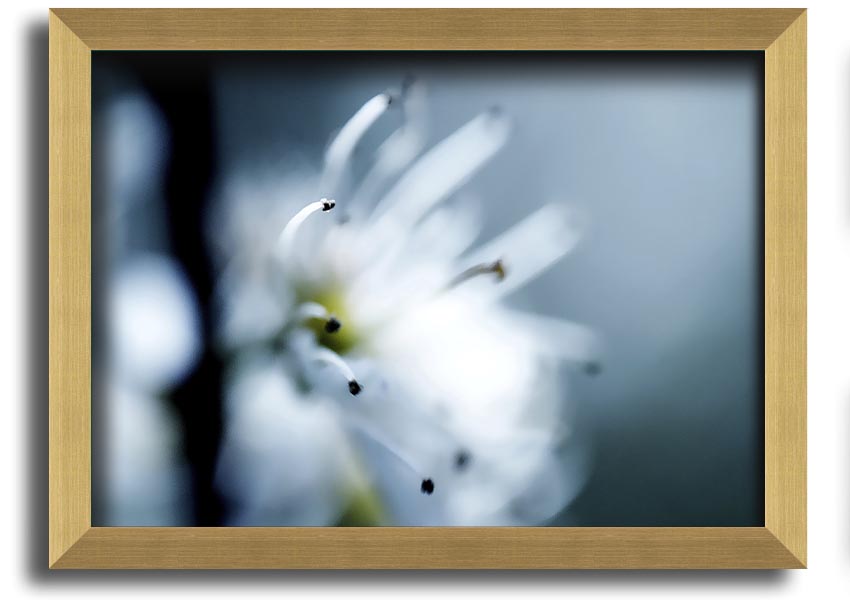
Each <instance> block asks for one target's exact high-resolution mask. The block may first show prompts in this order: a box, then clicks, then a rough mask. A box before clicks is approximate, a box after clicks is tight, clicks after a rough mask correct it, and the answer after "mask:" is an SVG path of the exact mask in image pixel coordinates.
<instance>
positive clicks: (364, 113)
mask: <svg viewBox="0 0 850 600" xmlns="http://www.w3.org/2000/svg"><path fill="white" fill-rule="evenodd" d="M390 100H391V97H390V95H389V94H386V93H384V94H378V95H377V96H375V97H374V98H371V99H370V100H369V101H367V102H366V104H364V105H363V106H362V107H360V110H358V111H357V112H356V113H354V116H353V117H351V118H350V119H349V120H348V122H347V123H346V124H345V125H343V127H342V129H340V130H339V133H337V135H336V137H334V139H333V141H332V142H331V143H330V145H329V146H328V150H327V152H326V153H325V172H324V174H323V175H322V186H321V192H322V193H323V194H325V195H327V196H331V197H333V196H334V194H336V192H337V186H338V185H339V181H340V179H341V177H342V175H343V173H344V171H345V169H346V167H347V166H348V160H349V158H350V157H351V153H352V152H354V148H355V147H356V146H357V143H358V142H359V141H360V138H362V137H363V135H364V134H365V133H366V132H367V131H368V130H369V128H370V127H371V126H372V125H373V124H374V123H375V121H377V120H378V118H380V116H381V115H383V114H384V112H386V110H387V107H388V106H389V105H390Z"/></svg>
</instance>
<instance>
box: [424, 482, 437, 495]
mask: <svg viewBox="0 0 850 600" xmlns="http://www.w3.org/2000/svg"><path fill="white" fill-rule="evenodd" d="M421 489H422V493H423V494H428V495H429V496H430V495H431V494H433V493H434V482H433V481H431V480H430V479H423V480H422V488H421Z"/></svg>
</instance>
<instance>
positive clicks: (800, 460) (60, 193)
mask: <svg viewBox="0 0 850 600" xmlns="http://www.w3.org/2000/svg"><path fill="white" fill-rule="evenodd" d="M192 12H193V11H191V10H186V11H185V12H181V15H183V16H185V17H187V18H189V17H190V16H191V15H190V13H192ZM330 12H332V11H330ZM541 12H542V11H541ZM590 12H593V11H590ZM615 12H616V11H609V12H607V13H605V14H606V15H610V16H611V17H612V18H613V16H614V14H615ZM662 12H663V11H660V12H658V13H657V14H659V15H660V14H662ZM795 12H796V16H794V13H795ZM130 13H132V14H135V15H136V17H137V18H140V17H142V16H143V15H147V14H148V13H147V11H134V10H133V9H125V10H124V11H123V12H122V11H107V9H101V10H96V11H89V10H86V9H61V10H56V11H54V10H51V12H50V18H49V20H50V61H49V62H50V110H49V131H50V154H49V157H50V158H49V170H50V185H49V196H50V209H49V245H50V249H49V277H50V289H49V309H48V313H49V314H48V317H49V321H50V327H49V329H50V333H49V349H50V351H49V376H50V384H49V434H48V438H49V449H50V455H49V529H48V531H49V544H48V549H49V564H50V566H51V567H52V568H120V563H121V562H122V561H127V560H130V559H131V558H132V557H135V558H133V559H132V560H133V562H134V565H135V564H138V567H139V568H144V566H145V565H148V568H157V565H158V567H159V568H175V567H176V568H192V567H195V568H198V567H202V565H204V564H206V565H209V564H210V562H212V561H216V560H219V559H220V557H216V556H215V555H214V554H213V555H211V554H208V553H209V552H211V551H213V548H218V549H219V550H223V551H226V552H227V553H228V554H230V552H229V550H233V549H235V548H236V547H237V545H239V542H238V540H239V538H243V537H244V533H236V534H232V535H226V534H223V532H219V533H213V532H206V533H204V532H197V533H189V534H185V539H183V540H179V539H174V538H173V536H175V535H178V536H179V535H180V532H179V531H177V530H176V529H175V530H172V531H170V532H169V531H162V530H158V531H157V530H156V528H142V529H131V528H126V530H124V531H121V530H122V529H125V528H91V492H90V490H91V446H90V439H91V436H90V434H91V413H90V391H91V364H90V363H91V355H90V348H91V345H90V318H91V304H90V303H91V291H90V276H91V272H90V269H91V265H90V248H91V245H90V244H91V239H90V223H91V214H90V203H89V194H90V160H91V142H90V137H91V96H90V92H91V48H95V47H97V48H102V49H109V48H110V47H111V44H112V42H111V40H113V39H117V38H114V35H113V34H112V33H110V30H111V29H114V27H113V26H115V27H117V29H118V30H119V31H120V30H122V27H128V26H129V27H130V30H128V33H130V32H131V30H132V34H134V35H135V38H134V39H136V41H135V42H132V43H131V44H130V45H131V46H132V45H133V44H141V45H142V46H144V43H145V42H144V40H145V39H148V38H150V39H153V38H152V37H150V36H154V37H155V36H156V35H161V33H162V32H160V33H159V34H157V32H156V31H152V30H150V29H148V28H147V27H145V28H143V29H144V31H139V30H138V29H135V30H134V29H133V28H134V27H136V26H138V25H139V21H136V22H135V23H134V24H130V25H128V24H127V23H125V22H123V21H122V20H121V19H124V18H125V17H122V16H121V15H127V14H130ZM309 13H310V11H303V12H301V13H298V16H299V17H302V16H303V19H304V24H308V23H309V21H310V19H311V18H312V15H311V14H309ZM759 13H760V14H764V15H765V16H767V17H770V18H771V19H772V22H773V23H778V22H781V21H784V20H785V19H789V20H790V19H791V17H792V16H793V20H791V21H790V25H789V26H788V27H787V28H786V29H785V30H784V31H783V32H782V33H781V34H780V35H778V37H776V38H775V39H773V40H772V41H771V42H768V43H765V44H764V45H759V46H757V47H756V46H751V44H752V43H753V42H752V39H753V38H746V36H747V35H750V34H748V33H747V27H749V26H750V25H742V26H741V27H739V29H738V31H736V33H735V34H733V35H732V36H731V37H730V38H729V39H730V40H734V39H738V40H739V41H737V42H734V41H733V42H730V44H731V45H730V46H727V45H726V42H721V43H715V42H711V41H705V40H697V41H696V42H691V43H689V44H688V46H689V47H691V46H693V47H691V49H697V46H699V49H752V50H764V52H765V199H766V203H765V204H766V206H765V250H766V253H765V345H766V352H765V527H764V528H763V529H762V530H760V531H761V532H762V533H759V534H757V535H756V537H755V538H753V537H752V536H753V533H752V532H751V531H750V532H749V533H748V532H747V531H749V530H747V531H745V529H746V528H739V529H741V531H740V532H736V533H734V534H733V535H734V537H735V538H737V539H738V541H737V542H736V544H737V545H736V546H735V547H736V548H737V550H734V552H731V553H724V552H723V550H720V547H719V546H715V545H714V544H715V542H711V543H710V544H709V546H702V548H703V551H704V552H706V554H698V555H694V556H691V558H689V559H686V558H685V557H684V556H683V557H682V564H683V565H684V568H717V566H713V565H718V564H719V563H721V562H722V564H724V565H726V568H728V565H730V564H731V565H732V566H736V565H742V568H789V567H790V568H799V567H804V566H805V561H806V488H805V486H806V437H805V436H806V425H805V418H806V408H805V392H806V388H805V360H806V355H805V352H806V350H805V327H806V323H805V317H806V309H805V305H806V295H805V294H806V288H805V269H806V266H805V260H806V248H805V240H806V230H805V219H806V214H805V211H806V200H805V194H806V173H805V169H806V166H805V165H806V157H805V152H806V142H805V134H806V122H805V98H806V89H805V79H806V67H805V53H806V26H805V23H806V14H805V11H804V10H796V11H793V10H787V9H786V10H767V9H764V10H761V11H759ZM159 14H164V13H159ZM206 14H210V15H211V13H206ZM222 14H223V13H222ZM269 14H270V13H269ZM287 14H289V15H291V16H295V13H287ZM516 14H519V13H516ZM573 14H578V13H573ZM676 14H677V19H678V18H679V17H681V19H682V21H687V19H688V18H691V19H693V18H695V17H694V16H693V15H695V14H697V13H695V12H693V11H681V12H678V13H676ZM706 14H708V13H706ZM718 14H719V13H718ZM738 14H741V15H744V14H747V13H746V11H742V12H740V13H738ZM688 15H690V16H688ZM95 16H96V17H97V18H96V19H93V18H92V17H95ZM112 17H115V18H116V19H118V21H117V22H115V23H112V22H109V20H110V19H111V18H112ZM98 19H99V21H98V23H94V22H93V21H95V20H98ZM107 23H108V25H109V26H107ZM765 32H766V30H764V28H763V31H762V34H758V35H764V34H765ZM232 33H233V32H232V31H231V30H230V29H227V30H226V31H224V30H222V31H218V30H215V31H213V32H211V33H210V36H211V37H210V38H209V40H211V42H203V41H201V42H198V41H194V42H191V43H190V44H189V45H190V46H191V47H193V48H197V47H198V46H199V45H203V44H207V43H215V42H214V39H219V38H221V40H222V41H221V44H224V45H225V46H226V45H227V43H228V42H227V40H229V39H232ZM278 35H280V34H278ZM443 35H445V34H443ZM654 35H657V36H662V38H663V37H664V36H668V35H672V36H674V37H676V39H677V40H680V39H684V38H685V37H686V36H684V35H683V34H682V33H679V34H678V36H677V35H676V34H675V33H673V32H672V31H671V30H670V29H667V30H666V31H665V32H664V33H660V32H659V33H656V34H654ZM98 36H104V37H103V40H101V41H98V40H100V37H98ZM110 36H112V37H110ZM146 36H148V37H146ZM222 36H223V37H222ZM771 37H772V36H771ZM745 38H746V40H749V41H744V40H745ZM175 39H177V38H175ZM180 39H183V38H182V37H181V38H180ZM649 39H650V45H653V44H652V42H651V40H652V39H654V38H652V36H650V38H649ZM758 39H759V40H761V39H764V38H763V37H762V38H758ZM106 40H110V41H106ZM615 42H616V40H607V43H609V44H610V45H611V46H616V43H615ZM159 43H160V44H161V45H166V46H170V45H171V44H170V43H169V42H167V41H166V42H165V43H164V44H163V42H161V41H160V42H159ZM263 43H265V42H263ZM278 43H281V42H278ZM287 43H290V44H291V42H287ZM310 43H313V44H317V45H322V44H326V43H331V42H327V41H321V40H320V41H318V42H310ZM488 43H489V44H492V46H493V48H494V49H495V47H496V46H498V40H495V39H494V40H492V41H491V42H488ZM658 43H664V42H658ZM667 43H668V45H669V44H671V43H672V42H670V41H669V40H668V42H667ZM680 43H681V42H680V41H677V42H676V44H680ZM759 43H760V42H759ZM123 45H124V44H123V43H122V46H123ZM765 46H766V48H765ZM133 47H135V46H133ZM263 47H265V46H263ZM641 47H643V46H641ZM665 47H667V46H665ZM128 49H129V48H128ZM278 49H280V48H278ZM645 49H649V48H648V47H647V48H645ZM670 49H672V47H671V48H670ZM768 198H769V199H770V203H768V202H767V199H768ZM771 295H776V297H775V299H774V300H773V301H772V302H768V298H769V297H771ZM768 350H769V352H768ZM296 529H298V528H296ZM438 529H439V528H438ZM113 530H114V531H113ZM266 532H267V533H263V534H262V535H260V536H258V538H257V540H256V543H258V544H262V543H267V542H268V539H270V538H277V537H278V536H279V535H280V534H279V532H275V530H274V529H268V530H266ZM355 533H356V532H353V531H348V532H346V531H337V532H333V531H328V532H326V533H325V534H323V537H328V538H333V539H337V538H338V539H339V540H343V539H347V538H348V537H349V536H351V535H354V534H355ZM373 533H374V532H373ZM683 533H684V532H683ZM437 534H439V531H432V532H430V533H429V534H423V535H425V537H426V538H429V537H430V535H437ZM612 534H613V532H612ZM292 535H293V536H295V538H297V539H300V540H301V541H297V540H293V541H290V542H287V543H294V544H295V546H294V547H293V548H292V549H293V550H294V551H296V552H297V553H298V556H299V560H298V561H297V562H298V564H299V565H300V566H299V568H310V565H307V564H305V563H304V562H303V561H304V560H307V555H309V554H310V551H308V550H307V548H309V547H312V546H313V545H314V544H313V543H312V542H305V541H304V540H303V539H302V538H303V536H304V534H303V532H302V533H298V532H297V531H295V532H293V533H292ZM310 535H311V536H312V535H314V534H312V533H311V534H310ZM376 535H377V534H376ZM547 535H554V533H553V532H548V533H547ZM624 535H626V536H627V537H629V538H631V539H634V538H633V537H632V536H633V534H632V533H628V530H626V531H624ZM657 535H658V536H659V538H660V537H662V536H664V535H665V534H664V533H662V532H661V531H658V532H657ZM689 535H690V534H689ZM163 536H164V537H163ZM694 536H695V537H694V539H698V538H702V539H703V540H704V539H705V538H704V537H703V536H702V534H700V533H696V532H695V533H694ZM287 537H289V534H287ZM414 537H418V535H414ZM475 537H477V536H475ZM484 537H486V536H485V535H483V534H482V536H481V538H482V539H483V538H484ZM495 537H497V538H498V537H500V535H499V534H498V533H497V534H496V535H495ZM231 538H232V539H231ZM311 539H312V538H311ZM624 539H625V538H624ZM652 539H654V537H653V536H648V537H647V540H648V541H651V540H652ZM156 540H159V541H156ZM747 540H749V541H747ZM753 540H758V542H757V544H758V548H759V550H756V547H755V546H752V547H751V546H748V545H747V544H752V542H753ZM326 541H327V540H326ZM323 543H324V542H322V544H323ZM482 543H483V542H482ZM536 543H537V542H535V544H536ZM564 543H567V542H564ZM611 543H613V544H614V545H615V546H616V547H617V548H619V549H618V550H616V551H614V546H611V547H607V546H604V547H605V548H607V549H604V550H599V551H598V552H601V553H600V554H597V556H596V558H595V559H594V557H593V556H584V555H582V558H581V559H580V560H579V561H578V562H576V560H578V559H572V560H571V559H569V558H567V557H563V556H562V557H560V558H559V559H557V563H559V564H558V566H554V565H553V566H550V567H548V568H576V567H578V566H580V564H579V563H581V564H585V563H588V564H587V565H585V568H588V566H590V563H593V564H595V565H603V564H605V565H609V566H608V568H611V566H610V565H611V564H612V561H614V562H616V564H617V565H622V566H623V567H625V568H628V567H627V564H628V563H629V562H630V561H629V560H628V556H627V555H626V551H625V550H624V549H623V548H620V547H619V545H618V543H617V542H616V541H615V540H613V539H612V542H611ZM702 543H704V542H700V544H702ZM157 544H165V546H163V547H162V549H172V550H179V551H182V552H185V553H186V554H185V555H184V556H183V557H182V558H180V557H169V556H167V555H162V554H156V553H155V552H153V549H154V548H155V547H156V546H157ZM172 544H173V546H172ZM299 544H303V549H304V551H303V552H302V551H300V550H298V546H299ZM433 544H435V549H436V548H437V547H440V546H444V544H443V543H437V542H436V541H435V542H433ZM683 544H684V542H683ZM320 545H321V544H320ZM687 545H688V544H684V545H683V546H682V547H681V548H680V550H681V551H684V550H685V546H687ZM332 546H333V548H334V550H333V551H331V550H325V551H324V552H325V553H324V555H323V556H321V559H322V560H329V559H331V558H332V557H333V556H336V557H337V559H340V560H341V559H342V556H341V554H342V553H341V551H340V550H337V549H335V548H336V542H334V544H332ZM558 547H560V546H558ZM748 547H749V548H750V549H749V550H747V549H746V548H748ZM712 548H713V550H712ZM145 549H147V550H145ZM228 549H229V550H228ZM443 549H444V550H446V549H447V548H445V547H444V548H443ZM387 550H388V551H389V550H391V549H389V548H388V549H387ZM730 550H731V548H730ZM550 551H554V547H552V548H551V549H550V550H547V551H546V553H545V555H546V556H547V557H548V558H549V559H552V558H554V557H553V556H552V555H550V554H549V552H550ZM576 551H578V548H572V549H570V552H576ZM612 551H614V554H611V552H612ZM140 552H141V553H142V554H139V553H140ZM213 552H214V551H213ZM761 552H764V553H766V555H765V556H763V557H762V558H759V554H760V553H761ZM451 554H452V552H448V554H447V555H444V556H443V559H441V560H446V559H448V558H450V556H449V555H451ZM559 554H560V551H559ZM122 556H123V558H121V557H122ZM394 556H395V558H393V559H392V560H390V563H392V564H395V565H396V566H395V568H405V567H403V566H401V565H402V563H403V562H405V561H407V562H409V561H410V560H413V559H412V558H411V557H410V556H408V557H406V558H405V557H399V556H397V555H394ZM417 556H420V558H419V559H417V564H419V565H421V567H426V568H427V565H426V564H425V563H427V562H428V560H426V559H425V558H424V557H423V556H421V552H417ZM617 556H620V558H619V559H617V560H618V561H619V562H617V561H615V559H616V558H617ZM734 556H737V557H738V558H737V560H739V561H740V562H739V563H736V562H734V561H735V558H734ZM373 558H374V557H373ZM176 559H180V561H181V562H182V564H181V565H180V566H176V565H174V564H169V563H173V561H174V560H176ZM402 559H404V560H402ZM527 559H531V557H530V556H529V557H527ZM322 560H320V561H318V562H314V563H313V568H316V567H317V566H319V563H320V562H322ZM351 560H353V561H354V562H355V563H357V564H348V565H347V566H346V568H356V567H357V566H358V565H359V566H360V568H363V567H367V566H368V565H367V564H366V563H367V562H368V561H367V560H366V557H362V556H361V555H359V554H358V555H356V556H354V557H353V558H352V559H351ZM388 560H389V559H388ZM645 561H646V559H642V560H641V562H643V563H644V564H643V567H642V568H652V565H647V564H646V562H645ZM727 561H729V562H727ZM249 562H250V561H249ZM267 562H268V561H267V560H264V559H261V558H257V559H256V560H255V561H254V562H253V563H252V564H253V566H254V568H285V567H286V566H287V565H284V564H279V563H278V564H277V565H275V566H265V567H264V566H262V565H263V564H265V563H267ZM501 562H503V561H494V562H493V564H488V565H486V566H488V567H490V568H508V567H509V566H510V565H509V564H497V563H501ZM504 562H505V563H507V562H513V561H504ZM234 564H235V563H234ZM537 564H538V565H539V564H540V563H539V562H538V563H537ZM677 564H678V561H677ZM747 565H749V566H747ZM289 566H290V568H292V567H293V565H289ZM658 566H660V567H661V568H671V563H666V566H665V565H661V564H657V565H656V567H658ZM455 567H456V568H471V567H469V566H467V567H463V566H461V567H457V565H455ZM125 568H126V567H125ZM206 568H210V567H209V566H207V567H206ZM233 568H251V565H247V564H245V565H241V566H239V567H236V566H234V567H233ZM384 568H393V567H392V566H391V565H390V564H388V566H385V567H384ZM406 568H413V567H411V566H409V565H408V566H407V567H406ZM432 568H433V567H432ZM443 568H445V567H443ZM477 568H482V565H480V564H479V565H478V566H477ZM524 568H540V567H539V566H537V567H524ZM590 568H593V567H592V566H590ZM596 568H601V567H599V566H597V567H596Z"/></svg>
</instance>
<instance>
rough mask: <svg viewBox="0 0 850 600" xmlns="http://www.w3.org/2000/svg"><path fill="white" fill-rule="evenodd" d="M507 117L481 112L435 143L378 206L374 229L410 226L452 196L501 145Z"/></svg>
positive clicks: (504, 138) (504, 135)
mask: <svg viewBox="0 0 850 600" xmlns="http://www.w3.org/2000/svg"><path fill="white" fill-rule="evenodd" d="M508 131H509V126H508V121H507V119H506V118H505V117H503V116H501V115H500V114H497V113H493V112H487V113H484V114H481V115H479V116H477V117H475V118H474V119H472V120H471V121H470V122H469V123H467V124H466V125H464V126H463V127H461V128H460V129H458V130H457V131H456V132H455V133H453V134H452V135H450V136H449V137H447V138H446V139H444V140H443V141H442V142H440V143H439V144H437V145H436V146H434V148H432V149H431V150H430V151H428V152H427V153H426V154H425V155H424V156H423V157H422V158H420V159H419V160H418V161H416V163H415V164H414V165H413V166H412V167H411V168H410V170H408V171H407V173H405V174H404V175H403V176H402V177H401V179H400V180H399V181H398V183H396V185H395V186H393V188H392V189H391V190H390V191H389V192H387V194H386V196H385V197H384V199H383V200H382V201H381V203H380V204H379V206H378V207H376V209H375V219H376V223H375V229H377V230H378V231H380V230H381V229H383V228H400V229H402V230H406V229H408V228H409V227H410V226H411V225H413V224H414V223H415V222H416V221H418V220H419V219H420V218H421V217H422V216H424V215H425V213H427V212H428V211H429V210H430V209H431V208H433V207H434V206H435V205H436V204H438V203H439V202H441V201H442V200H444V199H445V198H447V197H449V196H450V195H451V194H452V193H453V192H455V191H456V190H457V189H458V188H459V187H460V186H461V185H463V184H464V183H466V181H467V180H468V179H469V178H470V177H471V176H472V175H473V174H474V173H475V172H476V171H477V170H478V169H479V168H481V167H482V166H483V165H484V164H485V163H487V161H488V160H490V158H491V157H492V156H493V155H494V154H495V153H496V152H497V151H498V150H499V149H500V148H501V147H502V145H503V144H504V143H505V140H507V137H508Z"/></svg>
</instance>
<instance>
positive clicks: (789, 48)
mask: <svg viewBox="0 0 850 600" xmlns="http://www.w3.org/2000/svg"><path fill="white" fill-rule="evenodd" d="M764 71H765V73H764V76H765V90H764V91H765V165H764V166H765V200H766V201H765V219H764V230H765V231H764V234H765V240H764V243H765V247H764V256H765V264H764V270H765V282H764V285H765V288H764V289H765V323H764V329H765V341H764V343H765V374H764V384H765V430H764V431H765V526H766V527H767V528H768V529H769V530H770V531H771V532H772V533H773V534H774V535H776V537H777V538H778V539H779V540H780V541H781V542H782V543H783V544H785V546H786V547H787V548H788V549H789V550H790V551H791V552H792V553H793V554H794V555H795V556H797V557H798V558H799V559H800V562H801V563H805V561H806V15H805V13H804V14H802V15H801V16H800V18H798V19H797V20H796V21H794V23H793V24H792V25H791V26H790V27H789V28H788V29H787V30H786V31H785V32H784V33H783V34H782V35H781V36H780V37H779V38H778V39H777V40H776V41H775V42H774V43H773V44H771V46H770V47H769V48H768V49H767V51H766V52H765V58H764Z"/></svg>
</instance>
